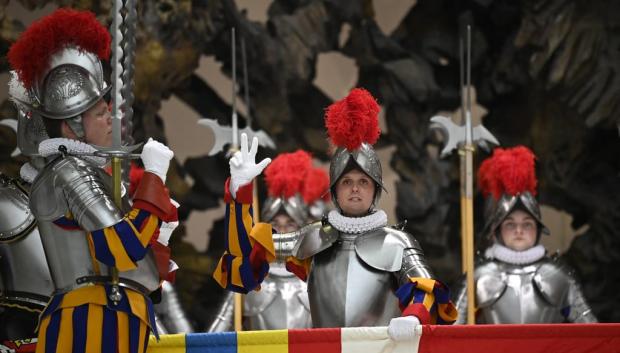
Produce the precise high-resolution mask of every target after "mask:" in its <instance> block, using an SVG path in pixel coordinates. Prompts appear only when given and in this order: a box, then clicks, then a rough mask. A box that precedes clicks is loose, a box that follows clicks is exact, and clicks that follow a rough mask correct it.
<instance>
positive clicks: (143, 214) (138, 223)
mask: <svg viewBox="0 0 620 353" xmlns="http://www.w3.org/2000/svg"><path fill="white" fill-rule="evenodd" d="M150 215H151V213H150V212H148V211H145V210H140V211H139V212H138V215H137V216H136V218H134V219H132V220H131V223H133V226H134V227H136V229H137V230H141V229H142V223H144V220H145V219H147V218H148V217H149V216H150Z"/></svg>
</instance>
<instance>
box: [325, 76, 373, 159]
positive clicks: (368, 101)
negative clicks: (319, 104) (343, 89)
mask: <svg viewBox="0 0 620 353" xmlns="http://www.w3.org/2000/svg"><path fill="white" fill-rule="evenodd" d="M378 114H379V104H377V101H376V99H375V98H374V97H373V96H372V95H371V94H370V92H368V91H367V90H365V89H363V88H354V89H353V90H351V92H350V93H349V95H348V96H346V97H344V98H343V99H341V100H339V101H337V102H335V103H333V104H332V105H330V106H329V107H328V108H327V111H326V113H325V127H326V128H327V134H328V135H329V138H330V139H331V141H332V142H333V143H334V144H335V145H337V146H340V147H345V148H346V149H348V150H349V151H352V150H356V149H358V148H359V147H360V146H361V145H362V143H364V142H366V143H369V144H371V145H373V144H374V143H375V142H377V139H379V135H380V134H381V130H380V129H379V116H378Z"/></svg>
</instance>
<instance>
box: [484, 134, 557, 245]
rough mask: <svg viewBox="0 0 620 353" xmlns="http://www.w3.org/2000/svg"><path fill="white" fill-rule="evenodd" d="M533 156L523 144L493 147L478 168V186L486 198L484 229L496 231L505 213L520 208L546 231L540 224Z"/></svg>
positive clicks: (491, 231)
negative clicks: (489, 155)
mask: <svg viewBox="0 0 620 353" xmlns="http://www.w3.org/2000/svg"><path fill="white" fill-rule="evenodd" d="M535 161H536V156H535V155H534V153H533V152H532V151H531V150H530V149H529V148H527V147H525V146H516V147H512V148H506V149H504V148H496V149H495V150H494V151H493V155H492V156H491V157H490V158H488V159H486V160H485V161H484V162H482V164H481V165H480V168H479V169H478V185H479V187H480V189H481V191H482V194H483V195H484V196H485V197H486V198H487V202H488V204H487V205H488V206H487V209H486V212H485V213H486V214H485V218H486V223H485V227H484V230H483V231H484V232H485V233H487V234H489V235H491V236H492V235H494V234H496V233H497V230H498V229H499V226H500V225H501V224H502V222H503V221H504V219H505V218H506V217H508V215H509V214H510V213H511V212H512V211H514V210H516V209H522V210H524V211H526V212H528V213H529V214H530V215H532V217H533V218H534V219H535V220H536V222H537V223H538V226H539V227H538V228H539V230H540V232H541V233H544V234H549V229H548V228H547V227H546V226H545V225H544V224H543V222H542V217H541V214H540V207H539V205H538V201H536V198H535V196H536V187H537V183H538V180H537V179H536V170H535Z"/></svg>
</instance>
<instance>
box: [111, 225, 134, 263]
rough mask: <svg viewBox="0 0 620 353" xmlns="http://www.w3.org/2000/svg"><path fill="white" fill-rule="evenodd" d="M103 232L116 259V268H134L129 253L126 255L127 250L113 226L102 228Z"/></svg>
mask: <svg viewBox="0 0 620 353" xmlns="http://www.w3.org/2000/svg"><path fill="white" fill-rule="evenodd" d="M103 234H105V240H106V242H107V243H108V247H109V248H110V252H111V253H112V256H114V260H115V261H116V268H118V270H119V271H128V270H133V269H135V268H136V267H137V266H136V264H135V263H134V262H133V261H131V259H130V258H129V255H127V251H125V247H123V243H121V240H120V239H119V236H118V234H117V233H116V230H114V228H113V227H108V228H104V229H103Z"/></svg>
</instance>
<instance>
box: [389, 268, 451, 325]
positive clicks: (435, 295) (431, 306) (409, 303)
mask: <svg viewBox="0 0 620 353" xmlns="http://www.w3.org/2000/svg"><path fill="white" fill-rule="evenodd" d="M396 296H397V297H398V302H399V305H400V308H401V310H402V314H403V316H407V315H414V316H416V317H417V318H418V319H419V320H420V322H421V323H422V324H433V325H451V324H453V323H454V321H456V319H457V317H458V312H457V310H456V307H455V306H454V304H452V301H450V290H449V289H448V287H447V286H446V285H444V284H443V283H441V282H439V281H437V280H434V279H431V278H422V277H409V282H407V283H405V284H403V285H402V286H400V288H398V290H397V291H396Z"/></svg>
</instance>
